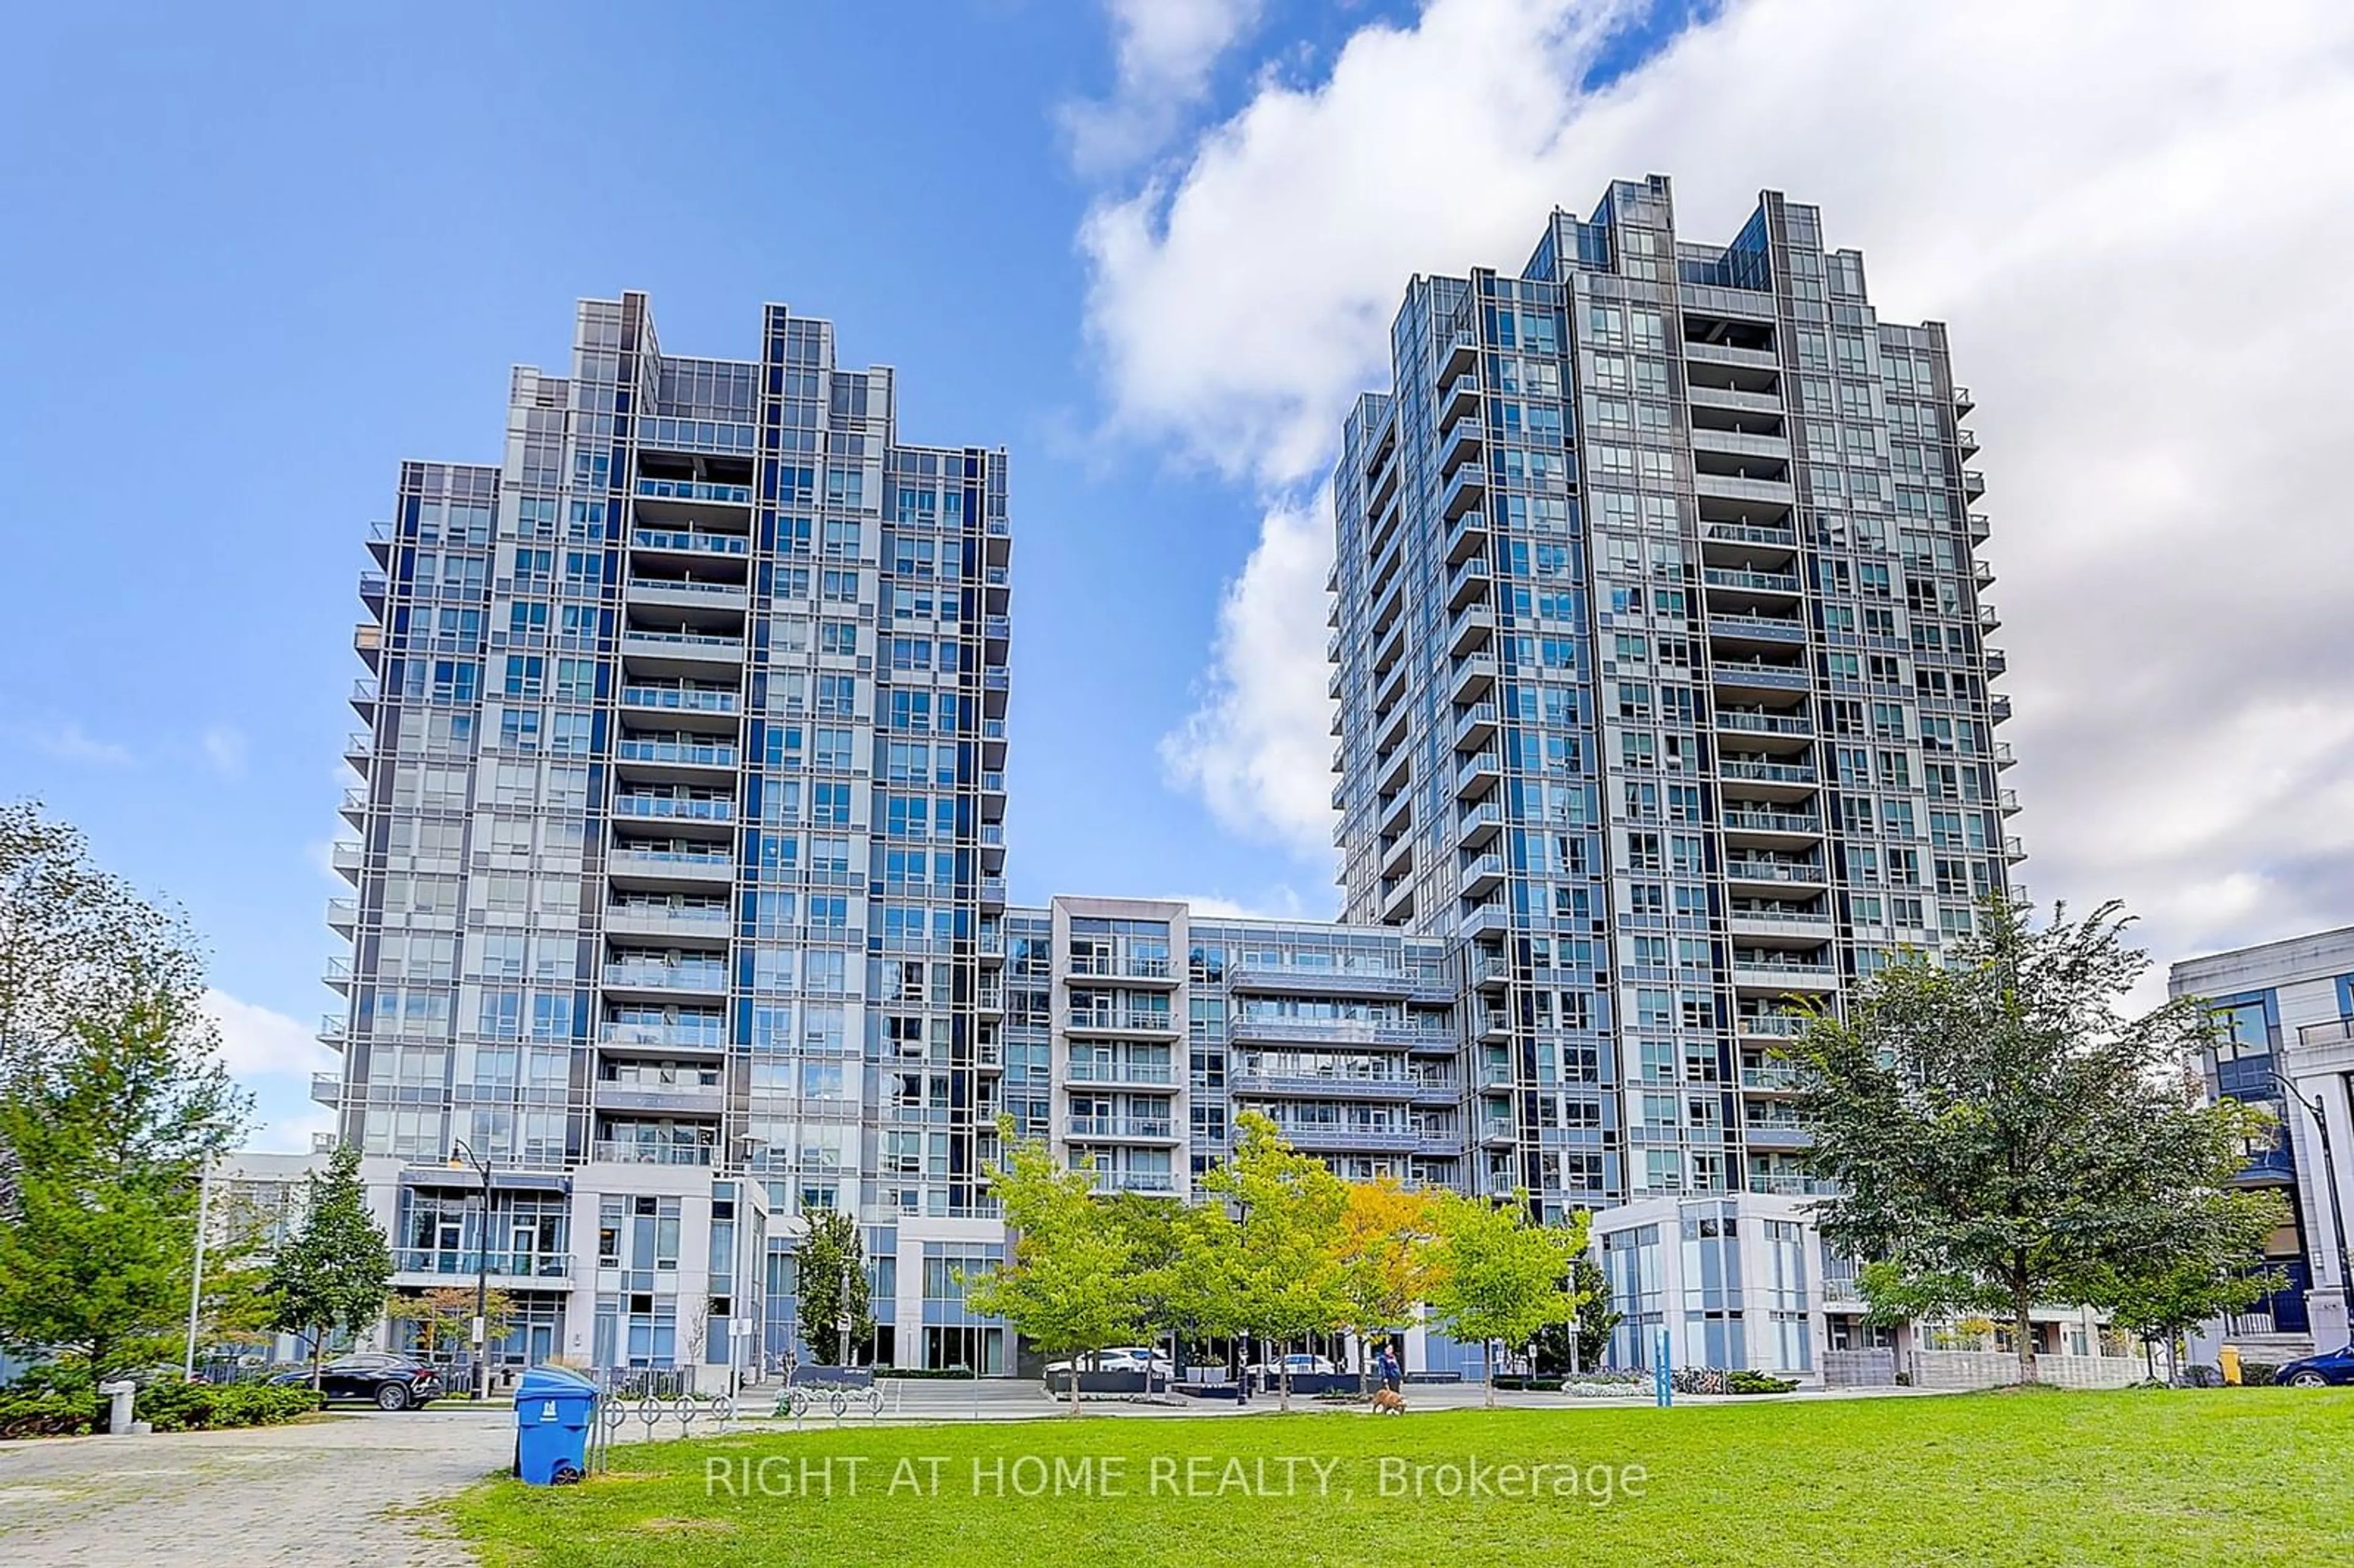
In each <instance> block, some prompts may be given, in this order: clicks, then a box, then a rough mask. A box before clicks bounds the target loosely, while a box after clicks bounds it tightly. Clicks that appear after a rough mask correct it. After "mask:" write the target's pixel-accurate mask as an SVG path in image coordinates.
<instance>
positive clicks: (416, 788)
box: [316, 293, 1010, 1362]
mask: <svg viewBox="0 0 2354 1568" xmlns="http://www.w3.org/2000/svg"><path fill="white" fill-rule="evenodd" d="M577 323H578V331H577V336H576V341H575V346H574V354H573V363H572V373H571V374H570V375H569V376H549V375H546V374H544V373H542V372H540V371H537V370H534V369H530V368H519V369H517V370H516V371H515V372H514V380H513V384H512V389H511V397H510V401H509V417H508V429H507V439H506V444H505V454H504V461H503V462H502V463H501V464H500V465H499V466H496V467H487V466H484V467H476V466H467V465H448V464H436V463H409V464H407V465H405V466H404V467H403V469H402V471H401V477H400V486H399V493H398V502H397V505H396V510H395V514H394V517H393V520H392V521H391V522H390V523H389V524H380V525H378V526H377V527H376V529H375V530H373V531H372V533H371V535H370V539H369V547H370V550H371V553H372V554H373V556H374V557H375V567H376V569H374V570H372V571H370V572H369V573H367V574H366V577H364V578H363V581H362V590H361V591H362V598H363V600H364V602H365V603H366V607H367V609H368V610H369V612H370V618H369V619H368V620H366V621H364V622H363V623H362V624H361V626H360V628H359V630H358V633H357V637H356V646H357V648H358V650H359V652H360V653H361V655H362V658H363V660H364V661H365V662H366V664H367V666H368V669H369V672H370V673H369V675H368V676H367V677H366V678H365V679H364V680H362V681H361V683H359V685H358V687H357V688H356V690H355V693H354V697H353V701H354V705H355V708H356V710H357V712H358V713H359V715H360V718H361V721H362V723H363V725H364V726H365V727H364V728H363V730H362V731H361V732H360V733H358V734H357V735H355V736H354V737H353V741H352V743H351V747H350V749H349V756H350V760H351V762H352V765H353V767H354V768H355V770H356V771H357V772H358V774H359V776H360V779H361V780H362V781H361V783H360V784H359V785H357V786H356V787H355V788H354V789H352V790H351V791H350V793H349V795H348V797H347V798H346V800H345V810H344V814H345V818H346V820H347V821H349V822H350V824H351V826H352V828H353V830H354V831H355V833H356V834H357V838H356V840H355V842H349V843H346V844H345V845H343V846H340V847H339V848H338V849H337V850H336V852H335V863H336V865H337V867H338V869H339V870H340V871H342V872H343V874H345V876H346V877H347V878H349V879H350V880H351V882H352V883H353V888H354V893H353V896H352V897H351V898H349V899H345V900H339V901H337V903H336V904H335V905H334V906H333V908H332V910H331V915H330V918H331V923H332V924H333V925H334V927H335V929H336V930H337V931H338V932H340V933H342V934H344V935H345V936H346V937H348V938H350V940H351V942H352V952H351V956H350V958H349V959H348V960H346V961H339V962H338V963H337V964H336V965H335V966H334V971H333V973H332V974H331V976H330V979H331V982H332V983H334V985H335V986H337V988H338V989H340V990H341V991H343V992H344V993H345V996H346V997H347V999H348V1007H347V1011H346V1012H344V1013H343V1014H341V1015H337V1016H334V1017H331V1018H329V1019H328V1020H327V1022H326V1027H325V1034H326V1037H327V1038H328V1039H330V1041H331V1042H332V1043H334V1044H336V1045H337V1046H339V1047H340V1048H341V1050H342V1052H343V1057H344V1061H343V1070H342V1072H341V1073H340V1074H338V1075H333V1076H332V1077H330V1078H326V1079H323V1081H322V1082H320V1083H319V1084H318V1085H317V1086H316V1092H317V1094H318V1097H320V1098H321V1099H322V1100H323V1101H324V1102H326V1103H328V1104H330V1105H332V1106H333V1107H334V1108H335V1110H336V1112H337V1120H338V1124H339V1133H340V1136H341V1137H342V1138H343V1139H345V1140H346V1141H349V1142H352V1143H355V1144H356V1145H357V1146H358V1147H359V1148H360V1149H361V1150H363V1151H364V1153H365V1154H366V1156H367V1157H369V1159H370V1160H372V1161H374V1162H376V1166H377V1173H378V1175H379V1176H388V1175H389V1174H390V1173H391V1172H393V1171H401V1170H403V1168H407V1169H406V1173H405V1174H404V1175H403V1176H402V1177H401V1180H402V1181H404V1182H405V1183H406V1184H407V1185H408V1186H409V1187H411V1188H417V1187H421V1186H425V1185H427V1184H430V1183H440V1184H442V1185H445V1186H447V1187H449V1188H450V1189H452V1190H453V1192H461V1193H462V1192H466V1191H468V1190H472V1189H474V1188H476V1187H478V1185H479V1177H478V1176H476V1175H475V1174H473V1173H472V1172H469V1171H462V1170H452V1169H451V1165H450V1162H451V1155H452V1151H453V1149H455V1148H456V1147H457V1146H458V1145H460V1144H461V1143H462V1144H463V1146H464V1150H465V1157H466V1158H468V1159H472V1160H481V1161H487V1162H488V1163H489V1164H490V1165H491V1166H492V1168H493V1181H494V1183H496V1184H498V1185H500V1186H502V1187H503V1188H504V1186H507V1185H517V1186H520V1185H522V1184H524V1183H525V1181H526V1178H528V1181H529V1182H530V1184H531V1185H532V1186H533V1187H535V1188H536V1187H537V1186H538V1185H539V1180H540V1177H541V1176H542V1175H543V1174H544V1173H550V1172H554V1173H560V1174H561V1175H562V1177H563V1183H562V1184H563V1190H564V1191H565V1192H567V1194H568V1195H569V1196H570V1199H571V1202H572V1205H573V1206H572V1209H571V1211H570V1213H569V1214H568V1215H567V1219H568V1222H569V1224H568V1227H565V1228H567V1229H568V1232H569V1234H568V1235H557V1234H553V1233H551V1232H550V1231H549V1230H548V1229H546V1227H545V1226H544V1225H542V1226H541V1228H535V1230H534V1232H533V1236H532V1240H531V1245H530V1249H529V1253H528V1255H530V1256H531V1257H532V1258H533V1259H534V1260H535V1265H534V1266H535V1268H544V1267H546V1265H545V1263H544V1261H543V1260H544V1259H545V1257H546V1255H548V1254H550V1253H553V1252H564V1253H567V1254H568V1255H571V1256H572V1257H573V1259H574V1266H573V1267H572V1269H571V1271H570V1273H571V1277H570V1278H569V1280H568V1281H567V1282H564V1283H563V1284H562V1286H561V1288H562V1290H564V1291H565V1292H567V1293H569V1292H571V1291H578V1292H580V1293H581V1298H580V1299H579V1300H578V1301H577V1302H575V1303H573V1304H572V1306H571V1308H570V1311H569V1317H568V1321H567V1325H566V1328H565V1330H563V1332H564V1334H565V1335H566V1337H567V1341H568V1340H579V1341H580V1343H579V1345H578V1351H580V1352H582V1353H587V1352H588V1350H589V1346H588V1335H589V1332H590V1326H591V1324H592V1322H593V1323H594V1324H595V1325H596V1338H597V1344H598V1346H599V1348H600V1351H601V1350H603V1349H610V1348H612V1347H638V1346H654V1345H658V1344H664V1343H669V1344H672V1345H673V1351H670V1352H666V1353H670V1354H673V1355H675V1354H679V1353H683V1352H679V1351H676V1350H675V1348H674V1347H675V1346H676V1345H678V1344H684V1343H685V1342H687V1341H688V1340H697V1341H701V1342H705V1343H708V1344H709V1345H710V1346H711V1350H710V1355H711V1356H712V1358H713V1359H716V1360H719V1361H723V1362H724V1361H726V1356H727V1354H728V1351H727V1350H726V1344H725V1342H724V1340H723V1338H722V1336H721V1332H720V1330H724V1328H725V1325H726V1322H727V1321H728V1320H730V1319H733V1318H735V1317H737V1316H738V1315H748V1316H750V1317H752V1318H753V1319H756V1320H757V1319H758V1318H759V1317H760V1316H762V1315H763V1313H762V1308H760V1306H759V1304H758V1303H757V1302H747V1303H742V1304H739V1303H738V1302H737V1299H736V1298H737V1295H738V1294H739V1290H738V1285H739V1282H740V1287H741V1290H740V1294H743V1295H747V1296H749V1295H756V1294H758V1293H759V1287H760V1282H761V1281H762V1280H763V1279H765V1278H767V1277H770V1276H771V1275H773V1273H774V1270H772V1269H762V1268H758V1267H754V1266H752V1265H751V1263H750V1262H749V1258H748V1257H744V1258H739V1257H738V1256H737V1251H738V1250H739V1249H743V1248H748V1247H749V1246H751V1245H752V1241H753V1238H755V1237H758V1238H760V1241H761V1245H763V1246H767V1245H774V1246H776V1247H778V1248H781V1247H783V1246H784V1245H788V1242H789V1237H788V1236H787V1235H786V1234H784V1230H785V1227H783V1226H782V1225H780V1226H779V1229H778V1233H777V1234H776V1236H775V1239H774V1241H773V1243H770V1242H769V1240H768V1239H767V1234H766V1233H767V1226H766V1224H765V1219H766V1216H768V1215H769V1214H770V1213H776V1214H779V1215H786V1214H791V1213H797V1212H798V1211H799V1209H800V1208H801V1206H802V1205H803V1204H805V1203H811V1202H815V1203H822V1204H827V1205H839V1206H842V1207H845V1208H856V1209H858V1210H859V1211H860V1212H861V1213H862V1215H863V1216H864V1217H866V1218H869V1219H871V1220H875V1221H877V1222H878V1223H880V1222H883V1221H885V1219H886V1218H887V1219H896V1218H897V1217H898V1216H903V1215H912V1216H917V1217H926V1216H928V1217H933V1218H938V1219H941V1220H946V1219H948V1218H949V1217H950V1216H962V1217H970V1216H972V1215H975V1214H977V1213H982V1212H983V1211H984V1210H985V1208H986V1199H985V1198H984V1197H983V1196H982V1194H981V1189H980V1184H979V1175H980V1171H981V1169H982V1168H983V1165H984V1163H985V1162H986V1161H987V1160H989V1159H990V1158H991V1155H990V1153H989V1150H988V1149H987V1147H986V1143H987V1140H988V1139H989V1138H990V1136H991V1135H990V1134H989V1133H988V1131H987V1127H988V1118H989V1117H990V1116H991V1115H992V1114H993V1104H994V1097H995V1088H994V1076H995V1072H996V1065H995V1062H994V1059H993V1055H992V1056H991V1057H990V1058H989V1059H987V1060H984V1050H983V1039H982V1033H983V1030H982V1026H981V1014H980V1012H979V1004H980V1001H981V990H982V973H983V958H982V948H983V946H984V943H985V942H990V943H994V942H996V941H997V940H998V938H997V935H996V913H995V912H996V911H997V910H999V909H1002V906H1003V902H1004V893H1003V884H1002V857H1003V837H1002V822H1003V819H1004V799H1005V797H1004V787H1003V768H1004V763H1005V729H1004V714H1005V704H1006V696H1007V690H1008V683H1007V673H1006V672H1007V665H1006V652H1007V643H1008V630H1009V620H1008V595H1009V580H1008V575H1007V572H1008V556H1009V550H1010V535H1009V528H1008V524H1007V518H1006V507H1005V500H1006V468H1005V459H1004V455H1003V453H1002V451H988V450H981V449H980V448H977V447H963V448H938V447H922V446H914V445H908V444H904V443H902V442H901V441H900V440H899V439H898V435H897V431H896V420H895V418H894V410H895V388H896V383H895V379H894V374H893V372H891V371H890V370H888V369H884V368H875V369H868V370H854V369H849V368H845V367H842V366H837V365H836V363H835V356H834V341H833V329H832V325H831V324H830V323H826V322H822V321H816V320H811V319H807V318H804V317H799V316H796V315H794V314H793V313H791V312H790V311H789V310H787V309H785V308H784V307H782V306H769V307H768V308H767V309H766V311H765V312H764V313H763V316H762V318H761V322H760V331H759V336H758V351H757V354H756V356H755V357H752V358H748V359H742V360H724V359H704V358H695V357H688V356H683V355H669V354H665V353H664V352H663V350H662V348H661V346H660V344H659V342H658V340H657V337H656V334H655V330H654V324H653V321H652V315H651V313H649V310H648V307H647V302H646V300H645V298H644V296H642V295H640V294H634V293H632V294H625V295H623V296H622V297H621V298H620V299H618V300H590V301H584V302H581V304H580V306H579V309H578V318H577ZM993 962H994V960H992V966H993ZM991 974H992V977H993V974H994V969H993V967H992V969H991ZM992 983H994V980H993V978H992ZM991 1027H992V1029H993V1027H994V1026H993V1025H992V1026H991ZM993 1049H994V1047H993V1042H992V1043H991V1052H993ZM739 1176H740V1177H743V1178H746V1179H748V1181H747V1185H746V1188H745V1190H744V1192H743V1193H742V1196H743V1198H744V1199H747V1200H748V1202H739V1201H738V1192H737V1181H735V1180H734V1178H737V1177H739ZM682 1199H684V1208H683V1209H678V1208H677V1207H676V1206H677V1204H678V1203H679V1201H680V1200H682ZM648 1202H650V1203H652V1205H653V1207H652V1209H651V1210H648V1211H647V1212H648V1213H650V1214H652V1215H653V1216H655V1217H656V1218H657V1219H660V1218H663V1217H664V1216H665V1215H666V1214H667V1213H672V1212H675V1213H676V1214H677V1217H678V1218H679V1220H680V1221H682V1222H683V1223H684V1224H685V1226H686V1231H687V1234H689V1236H690V1240H689V1242H688V1243H687V1244H685V1245H684V1250H679V1251H674V1252H673V1254H671V1255H667V1256H665V1257H664V1258H663V1259H662V1260H661V1261H660V1262H659V1263H658V1264H656V1265H653V1266H638V1265H637V1264H633V1263H631V1261H630V1260H628V1259H624V1258H621V1257H620V1256H618V1255H616V1256H613V1257H606V1256H603V1255H600V1256H599V1258H598V1259H596V1260H595V1261H594V1262H593V1263H592V1262H591V1261H590V1260H589V1259H588V1256H587V1254H586V1249H585V1248H584V1247H582V1246H581V1245H578V1244H580V1243H582V1242H585V1241H586V1239H587V1238H588V1234H591V1233H594V1232H596V1231H597V1230H599V1227H600V1223H601V1219H602V1216H603V1214H604V1211H605V1210H606V1209H607V1208H608V1207H611V1206H613V1205H616V1204H618V1205H619V1206H620V1211H621V1212H623V1213H627V1214H629V1215H631V1216H636V1215H637V1213H638V1211H639V1209H640V1208H641V1207H642V1205H643V1204H644V1203H648ZM447 1206H448V1205H447V1204H443V1205H441V1207H447ZM525 1206H526V1205H523V1204H520V1203H519V1202H517V1201H516V1199H514V1197H511V1196H509V1195H508V1194H506V1193H504V1192H502V1193H501V1195H500V1197H499V1198H498V1199H497V1200H495V1201H494V1202H493V1213H494V1214H499V1215H504V1213H508V1212H514V1213H518V1214H519V1213H521V1212H522V1208H523V1207H525ZM528 1206H532V1207H533V1208H534V1212H535V1216H536V1215H537V1213H538V1211H539V1209H541V1208H544V1207H545V1204H544V1203H543V1202H541V1200H540V1199H538V1198H536V1197H535V1199H534V1200H533V1203H532V1204H531V1205H528ZM407 1212H413V1213H418V1214H425V1213H438V1212H440V1208H438V1207H437V1206H436V1205H435V1204H433V1203H430V1202H427V1203H422V1204H420V1205H412V1206H411V1209H410V1210H409V1211H407ZM504 1224H506V1222H505V1220H504V1218H501V1219H499V1220H497V1221H496V1222H495V1223H494V1225H493V1230H494V1231H497V1233H498V1234H493V1236H492V1237H491V1247H492V1250H493V1253H494V1255H504V1256H510V1257H511V1256H512V1255H514V1252H515V1248H514V1245H511V1244H510V1240H509V1237H508V1236H507V1235H506V1234H505V1232H504V1230H503V1229H500V1227H501V1226H504ZM535 1224H540V1222H539V1221H538V1220H537V1219H536V1218H535ZM427 1228H429V1229H430V1230H431V1231H432V1233H433V1236H432V1240H431V1241H430V1242H429V1243H428V1244H425V1245H423V1247H422V1248H421V1250H423V1251H425V1252H428V1253H429V1254H430V1255H431V1263H432V1269H431V1272H432V1274H434V1275H435V1276H439V1275H440V1274H445V1273H449V1272H451V1271H453V1270H458V1271H461V1272H462V1271H463V1270H459V1265H460V1264H461V1263H462V1265H463V1269H464V1270H471V1268H472V1259H471V1258H462V1259H461V1258H459V1257H458V1256H457V1254H458V1253H460V1252H465V1251H468V1250H469V1249H475V1248H479V1247H480V1246H481V1245H482V1244H481V1243H480V1242H479V1241H477V1240H475V1239H473V1238H474V1237H475V1235H476V1234H477V1232H478V1230H479V1229H480V1227H479V1226H475V1225H469V1226H466V1227H463V1228H462V1229H461V1230H459V1231H456V1232H445V1231H444V1230H443V1229H442V1227H441V1226H440V1222H438V1221H436V1222H433V1223H432V1224H430V1225H429V1226H428V1227H427ZM608 1229H609V1231H610V1227H608ZM445 1234H449V1235H451V1236H452V1237H453V1238H454V1239H453V1240H452V1241H451V1245H442V1241H443V1237H444V1235H445ZM623 1234H625V1235H626V1234H629V1233H627V1232H626V1231H625V1232H624V1233H623ZM885 1234H887V1232H886V1233H885ZM411 1245H412V1246H413V1247H414V1246H416V1245H417V1244H414V1243H412V1244H411ZM715 1247H716V1248H717V1249H719V1250H718V1251H716V1252H713V1251H711V1249H712V1248H715ZM530 1283H531V1286H532V1287H535V1288H545V1287H546V1284H547V1281H546V1279H545V1277H543V1276H541V1275H536V1274H535V1275H534V1276H533V1277H532V1278H531V1281H530ZM592 1292H593V1304H592V1297H591V1293H592ZM682 1303H684V1305H682ZM715 1324H716V1325H718V1326H719V1327H718V1330H715V1328H714V1325H715ZM741 1337H742V1338H744V1339H747V1340H749V1339H751V1338H752V1337H751V1336H741ZM612 1353H614V1354H617V1355H619V1354H622V1353H623V1351H621V1350H620V1349H613V1350H612ZM646 1353H647V1354H649V1355H651V1354H655V1353H656V1352H655V1351H651V1350H649V1351H646ZM746 1353H748V1352H746ZM628 1354H629V1355H631V1356H632V1357H634V1356H635V1355H636V1354H637V1351H636V1350H634V1349H631V1350H629V1351H628Z"/></svg>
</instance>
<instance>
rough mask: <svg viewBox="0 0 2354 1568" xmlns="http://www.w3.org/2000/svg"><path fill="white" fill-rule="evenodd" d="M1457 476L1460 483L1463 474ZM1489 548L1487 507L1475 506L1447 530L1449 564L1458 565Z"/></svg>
mask: <svg viewBox="0 0 2354 1568" xmlns="http://www.w3.org/2000/svg"><path fill="white" fill-rule="evenodd" d="M1455 477H1456V482H1458V484H1459V483H1460V482H1462V479H1463V476H1462V475H1461V474H1458V475H1456V476H1455ZM1487 548H1488V512H1487V508H1485V507H1481V506H1474V507H1472V508H1471V509H1470V510H1469V511H1467V512H1465V513H1464V514H1463V515H1462V516H1460V517H1458V518H1457V519H1455V525H1454V526H1453V527H1451V528H1449V529H1448V530H1447V565H1449V566H1456V565H1458V564H1460V563H1461V562H1464V561H1468V560H1469V559H1470V558H1471V557H1472V556H1477V555H1479V554H1481V553H1483V552H1484V551H1485V550H1486V549H1487Z"/></svg>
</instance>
